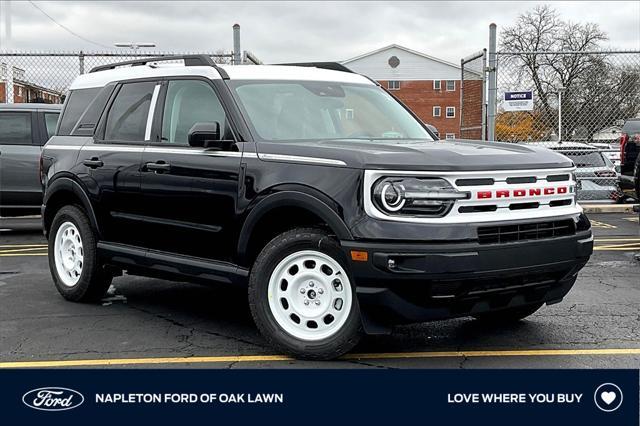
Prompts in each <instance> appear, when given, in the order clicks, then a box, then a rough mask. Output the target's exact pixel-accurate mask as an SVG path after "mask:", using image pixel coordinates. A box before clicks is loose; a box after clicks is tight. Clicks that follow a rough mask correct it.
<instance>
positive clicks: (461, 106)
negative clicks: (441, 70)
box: [441, 58, 465, 139]
mask: <svg viewBox="0 0 640 426" xmlns="http://www.w3.org/2000/svg"><path fill="white" fill-rule="evenodd" d="M464 64H465V61H464V58H462V59H460V111H459V113H458V115H459V116H460V138H461V139H462V138H463V137H464V136H463V135H462V132H463V130H462V129H463V126H464V121H463V120H462V118H463V117H464ZM441 84H442V83H441Z"/></svg>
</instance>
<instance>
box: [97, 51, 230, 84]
mask: <svg viewBox="0 0 640 426" xmlns="http://www.w3.org/2000/svg"><path fill="white" fill-rule="evenodd" d="M180 59H182V60H184V66H185V67H195V66H210V67H213V68H215V69H217V70H218V72H220V75H221V76H222V78H225V79H226V78H229V76H228V75H227V73H226V72H225V71H224V70H223V69H222V68H220V67H219V66H217V65H216V63H215V62H213V59H211V57H210V56H208V55H165V56H153V57H148V58H140V59H133V60H131V61H123V62H115V63H113V64H108V65H100V66H98V67H94V68H92V69H91V71H89V72H90V73H92V72H99V71H106V70H112V69H115V68H116V67H120V66H123V65H131V66H132V67H136V66H143V65H147V64H148V63H151V62H163V61H175V60H180Z"/></svg>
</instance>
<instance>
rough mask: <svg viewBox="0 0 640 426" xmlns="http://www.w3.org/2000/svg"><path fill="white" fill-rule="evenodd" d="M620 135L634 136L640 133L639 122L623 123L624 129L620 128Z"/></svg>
mask: <svg viewBox="0 0 640 426" xmlns="http://www.w3.org/2000/svg"><path fill="white" fill-rule="evenodd" d="M622 133H626V134H628V135H635V134H637V133H640V120H629V121H627V122H626V123H624V127H622Z"/></svg>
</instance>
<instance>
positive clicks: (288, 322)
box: [268, 250, 353, 341]
mask: <svg viewBox="0 0 640 426" xmlns="http://www.w3.org/2000/svg"><path fill="white" fill-rule="evenodd" d="M268 299H269V309H270V310H271V313H272V315H273V317H274V319H275V320H276V322H277V323H278V325H280V327H282V328H283V329H284V330H285V331H286V332H287V333H289V334H290V335H291V336H293V337H295V338H297V339H300V340H305V341H317V340H322V339H326V338H328V337H331V336H333V335H334V334H336V333H337V332H338V331H339V330H340V329H341V328H342V326H343V325H344V324H345V322H346V321H347V319H348V317H349V313H350V312H351V304H352V303H353V295H352V291H351V283H350V282H349V277H348V275H347V273H346V272H345V270H344V269H343V268H342V266H341V265H340V263H338V262H337V261H336V260H334V259H333V258H332V257H331V256H329V255H327V254H325V253H322V252H319V251H315V250H303V251H299V252H296V253H293V254H290V255H289V256H287V257H285V258H284V259H282V260H281V261H280V262H279V263H278V265H277V266H276V267H275V269H274V270H273V273H272V274H271V277H270V278H269V287H268Z"/></svg>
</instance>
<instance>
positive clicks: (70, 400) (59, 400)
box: [22, 387, 84, 411]
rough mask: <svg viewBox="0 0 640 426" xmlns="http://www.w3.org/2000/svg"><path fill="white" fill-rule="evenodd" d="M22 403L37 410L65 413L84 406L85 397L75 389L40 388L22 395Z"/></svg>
mask: <svg viewBox="0 0 640 426" xmlns="http://www.w3.org/2000/svg"><path fill="white" fill-rule="evenodd" d="M22 402H23V403H24V404H25V405H26V406H27V407H30V408H33V409H35V410H43V411H63V410H71V409H73V408H76V407H79V406H80V405H82V403H83V402H84V396H82V394H81V393H80V392H78V391H74V390H73V389H67V388H53V387H52V388H38V389H33V390H30V391H29V392H27V393H25V394H24V395H22Z"/></svg>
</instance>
